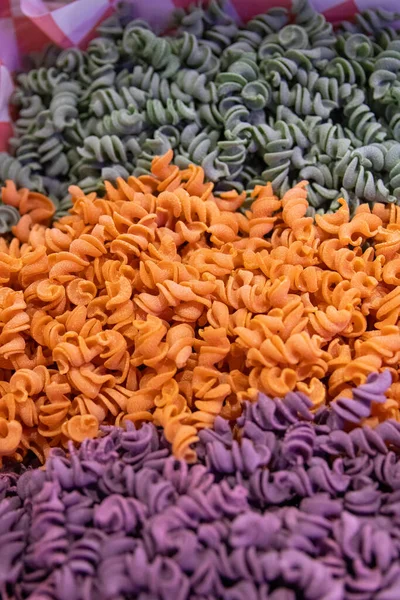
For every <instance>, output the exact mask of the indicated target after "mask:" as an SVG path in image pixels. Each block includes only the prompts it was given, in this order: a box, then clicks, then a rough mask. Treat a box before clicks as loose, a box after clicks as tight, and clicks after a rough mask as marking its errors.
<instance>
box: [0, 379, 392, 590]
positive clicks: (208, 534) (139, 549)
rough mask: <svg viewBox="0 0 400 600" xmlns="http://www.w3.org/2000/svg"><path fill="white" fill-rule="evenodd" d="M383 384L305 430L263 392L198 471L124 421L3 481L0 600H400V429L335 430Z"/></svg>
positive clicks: (150, 429) (148, 430) (203, 456)
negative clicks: (41, 466) (38, 467)
mask: <svg viewBox="0 0 400 600" xmlns="http://www.w3.org/2000/svg"><path fill="white" fill-rule="evenodd" d="M387 382H388V378H387V376H386V375H385V374H381V375H379V376H377V377H375V376H374V377H370V378H369V379H368V382H367V384H366V385H365V386H360V388H358V389H357V390H356V391H355V393H354V399H353V401H352V402H353V403H357V402H358V403H361V404H362V405H363V408H361V409H360V410H358V409H357V408H356V407H354V406H353V405H352V404H347V408H346V405H344V404H341V405H339V406H338V408H337V409H336V411H335V410H334V411H332V413H331V414H325V413H323V412H321V413H320V414H318V415H317V416H316V418H315V422H313V415H312V414H311V413H310V412H309V401H308V400H307V398H306V397H305V396H303V395H302V394H289V395H288V396H287V397H286V398H285V399H283V400H277V399H275V400H271V399H270V398H267V397H266V396H263V395H262V396H261V397H260V400H259V402H258V403H255V404H249V405H247V406H246V409H245V411H244V414H243V416H242V417H241V418H240V420H239V422H238V427H236V428H235V430H232V429H231V427H230V426H229V424H228V423H227V422H226V421H224V420H223V419H221V418H220V417H219V418H217V420H216V423H215V427H214V429H213V430H204V431H202V432H201V433H200V438H201V439H200V442H199V444H198V455H199V457H200V459H199V462H198V463H196V464H194V465H188V464H187V463H185V462H182V461H177V460H176V459H175V458H174V457H173V456H171V452H170V449H169V447H168V445H167V443H166V442H165V439H164V438H163V436H162V434H161V432H160V431H158V430H157V429H156V428H155V427H154V426H153V425H151V424H144V425H143V426H142V427H141V428H140V429H135V428H134V426H133V425H132V424H131V423H127V429H126V431H124V430H122V429H119V428H115V427H106V428H104V430H103V437H101V438H100V439H96V440H87V441H85V442H84V443H83V444H82V445H81V447H80V448H79V449H76V448H74V447H73V446H72V445H71V446H70V449H69V453H68V454H65V453H64V452H62V451H60V450H54V451H53V452H52V454H51V456H50V458H49V459H48V462H47V465H46V470H35V469H27V470H25V471H23V470H22V472H21V473H20V474H16V473H7V472H5V473H2V474H0V596H1V600H25V599H28V598H29V599H30V600H92V599H93V600H125V599H126V600H128V599H133V598H137V599H138V600H189V599H190V600H271V599H272V600H299V599H300V598H302V599H305V600H370V599H372V600H398V598H399V597H400V542H399V540H400V460H399V454H400V424H398V423H395V422H393V421H386V422H385V423H383V424H381V425H379V426H378V427H376V428H375V429H374V430H372V429H371V428H369V427H357V428H353V429H351V430H350V431H349V432H346V431H344V430H343V429H338V418H339V419H340V420H341V422H343V421H344V420H346V422H349V421H350V423H352V424H353V425H354V418H353V416H352V415H364V414H365V412H366V411H365V406H367V407H368V406H370V405H371V402H374V401H375V399H374V398H375V396H374V394H375V393H376V397H377V398H378V400H377V401H379V398H380V397H382V396H383V394H384V391H385V386H386V385H387ZM374 390H375V391H374ZM346 410H347V411H348V412H346ZM347 415H350V417H351V418H350V419H348V416H347Z"/></svg>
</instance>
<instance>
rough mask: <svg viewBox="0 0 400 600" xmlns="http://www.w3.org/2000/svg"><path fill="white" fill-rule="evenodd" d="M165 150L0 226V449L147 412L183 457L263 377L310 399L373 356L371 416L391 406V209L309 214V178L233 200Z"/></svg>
mask: <svg viewBox="0 0 400 600" xmlns="http://www.w3.org/2000/svg"><path fill="white" fill-rule="evenodd" d="M171 160H172V151H169V152H168V153H167V154H166V155H164V156H163V157H156V158H155V159H154V160H153V165H152V175H151V176H146V175H143V176H140V177H139V178H136V177H130V178H129V179H128V181H125V180H123V179H121V178H120V179H118V180H117V186H116V187H114V186H113V185H112V184H110V183H109V182H106V183H105V187H106V195H105V197H104V198H100V197H98V196H97V195H96V193H90V194H87V195H86V194H85V193H84V192H83V191H82V190H80V189H79V188H78V187H76V186H71V188H70V192H71V195H72V197H73V202H74V206H73V209H72V210H71V214H70V215H68V216H66V217H63V218H62V219H61V220H60V221H59V222H57V223H56V224H55V225H54V226H53V227H52V228H47V227H46V226H45V225H42V224H38V223H32V222H31V223H28V222H27V224H26V227H19V226H18V227H17V228H16V229H15V230H14V233H15V235H16V237H15V238H14V239H13V240H12V241H11V242H10V243H9V244H8V243H7V242H6V241H5V240H4V239H1V240H0V283H1V288H0V368H1V370H2V371H1V381H0V434H1V435H0V456H13V457H14V458H16V459H19V460H20V459H21V457H23V455H24V453H25V452H26V451H27V450H28V449H31V450H33V451H34V452H36V453H37V455H38V456H39V457H40V458H41V460H43V459H44V458H45V456H46V455H47V453H48V450H49V447H50V446H53V445H59V444H65V442H66V440H68V439H71V440H73V441H75V442H80V441H82V440H83V439H84V438H86V437H95V436H96V435H97V434H98V431H99V425H100V424H102V423H109V424H114V423H115V424H117V425H118V424H120V423H122V422H124V421H133V422H134V423H142V422H144V421H153V422H154V423H155V424H156V425H159V426H162V427H163V428H164V434H165V437H166V439H167V440H168V441H169V442H170V443H171V444H172V448H173V452H174V454H175V455H176V456H177V457H182V458H185V459H187V460H189V461H192V460H194V459H195V452H194V450H193V447H192V445H193V443H194V442H196V440H197V439H198V432H199V430H201V429H203V428H207V427H210V426H212V425H213V423H214V420H215V418H216V416H217V415H222V416H224V417H225V418H227V419H229V420H233V419H235V418H236V417H238V416H239V414H240V413H241V409H242V404H243V401H245V400H248V399H250V400H254V399H255V398H256V396H257V393H258V392H259V391H261V392H264V393H266V394H269V395H271V396H277V397H283V396H285V394H287V393H288V392H291V391H299V392H303V393H305V394H307V395H308V396H309V397H310V399H311V401H312V403H313V407H314V410H317V409H318V408H319V407H321V406H323V405H324V404H326V403H328V402H331V401H332V400H335V399H336V398H337V397H338V396H339V395H340V396H341V397H342V398H346V397H348V398H351V397H352V388H353V387H354V386H356V385H359V384H362V383H364V382H365V380H366V377H367V375H368V374H369V373H372V372H376V371H382V370H384V369H389V371H390V373H391V374H392V378H393V384H392V385H391V387H390V389H389V391H388V394H387V400H386V402H385V403H383V404H379V405H378V404H377V405H376V406H374V407H373V410H372V414H371V416H370V417H369V419H370V420H369V423H370V424H372V423H375V424H376V423H377V422H379V421H381V420H385V419H386V418H388V417H394V418H398V419H400V415H399V408H398V407H399V400H400V397H399V394H400V384H399V383H398V380H399V370H398V360H399V359H398V357H399V352H400V335H399V334H400V331H399V325H398V321H399V311H400V302H399V293H400V292H399V289H400V288H399V285H398V284H399V277H400V274H399V273H400V258H399V249H400V209H399V208H398V207H396V206H394V205H384V204H379V203H377V204H375V206H374V208H373V209H372V210H371V209H369V208H368V206H367V205H366V204H364V205H362V206H360V207H359V208H358V209H357V211H356V214H355V216H354V217H353V218H351V217H350V215H349V208H348V205H347V203H346V202H345V201H344V200H340V204H341V208H340V209H339V211H337V212H336V213H335V214H330V215H325V216H321V215H317V217H316V221H315V223H314V221H313V218H311V217H307V216H306V213H307V210H308V202H307V192H306V185H307V182H302V183H300V184H298V185H296V186H295V187H294V188H292V189H291V190H289V191H288V192H286V193H285V194H284V195H283V197H282V199H281V200H279V199H278V197H277V196H276V195H274V193H273V190H272V186H271V185H270V184H268V185H266V186H264V187H262V186H257V187H256V188H255V189H254V190H253V192H252V193H251V197H252V204H251V209H250V210H248V211H244V213H243V212H240V211H238V210H237V209H238V208H239V207H240V206H241V205H242V204H243V202H244V200H245V194H244V193H242V194H238V193H237V192H236V191H231V192H225V193H222V194H221V195H220V196H218V197H217V196H214V195H213V184H212V183H207V182H205V179H204V172H203V170H202V169H201V168H200V167H196V166H194V165H191V166H189V168H188V169H186V170H183V171H180V170H179V168H178V167H177V166H174V165H173V164H171ZM12 189H13V186H12V185H11V184H8V187H7V188H6V192H7V193H8V192H9V191H10V190H12ZM25 193H26V191H23V192H20V194H21V195H22V196H24V194H25ZM12 194H13V197H15V195H16V194H18V193H17V192H16V191H15V190H13V192H12ZM38 210H39V209H38ZM41 210H42V211H43V210H44V209H43V208H42V209H41ZM18 238H19V239H18Z"/></svg>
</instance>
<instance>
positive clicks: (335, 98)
mask: <svg viewBox="0 0 400 600" xmlns="http://www.w3.org/2000/svg"><path fill="white" fill-rule="evenodd" d="M203 4H204V3H203ZM205 4H206V6H203V7H200V6H199V3H194V5H193V6H192V7H191V8H190V9H189V12H185V11H181V14H180V15H179V18H177V21H176V23H175V24H174V25H175V26H174V28H173V32H172V31H171V28H170V29H169V31H168V35H162V36H161V35H157V34H156V33H154V32H153V31H151V29H150V28H149V26H148V24H146V23H145V22H144V21H141V20H133V21H128V20H127V14H126V13H125V12H123V13H122V15H120V16H119V15H118V14H114V15H113V16H112V17H111V19H110V21H106V22H104V23H103V24H102V25H101V27H100V30H99V37H96V38H95V39H93V40H91V41H90V42H89V44H88V47H87V49H86V50H80V49H77V48H67V49H65V50H63V51H60V50H59V49H54V48H53V51H52V52H51V53H50V52H48V51H47V54H46V56H45V57H44V58H43V60H42V61H41V62H40V63H39V65H38V68H35V69H32V70H31V71H29V72H27V73H20V74H18V75H17V77H16V83H17V87H16V90H15V93H14V95H13V103H14V105H15V107H16V108H17V110H18V111H19V113H18V118H17V119H16V122H15V127H14V137H13V138H12V139H11V140H10V154H5V153H4V154H3V153H2V154H0V183H1V182H4V181H5V180H6V179H15V180H16V182H17V183H18V185H23V186H25V187H28V186H29V187H32V189H35V190H36V191H39V192H43V191H45V192H46V193H48V194H49V195H50V196H51V197H52V198H54V201H55V202H57V216H58V217H60V216H62V215H64V214H66V212H67V210H68V208H69V207H70V197H69V196H68V194H67V190H68V185H69V184H71V183H75V184H77V185H79V186H80V187H81V189H82V190H83V191H85V192H86V193H88V192H91V191H96V192H102V191H103V181H104V180H105V179H106V180H110V181H113V182H114V181H115V180H116V178H117V177H123V178H127V177H128V176H129V175H131V174H134V175H136V176H139V175H141V174H149V172H150V167H151V161H152V159H153V157H154V156H155V155H160V154H164V153H165V152H166V151H167V150H168V149H173V150H174V153H175V159H174V160H175V162H176V164H177V165H178V166H179V167H181V168H186V167H187V166H188V165H189V163H194V164H197V165H200V166H202V167H203V169H204V171H205V173H206V175H207V177H208V178H209V179H210V180H211V181H213V182H215V183H216V186H217V188H216V189H218V191H223V190H226V189H229V188H232V187H233V188H235V189H237V190H239V191H241V190H243V189H246V188H248V187H254V185H255V184H257V183H261V184H263V185H264V184H265V183H266V182H267V181H271V182H272V185H273V188H274V191H275V192H276V193H278V194H280V195H282V194H283V193H284V192H286V191H287V190H288V189H289V188H290V187H291V186H293V185H294V184H296V183H298V182H299V181H302V180H304V179H307V180H308V181H309V185H310V189H309V203H310V207H309V212H310V213H312V214H314V213H315V212H317V213H318V212H321V213H324V212H326V211H335V210H337V209H338V208H339V205H338V202H337V200H338V198H339V197H340V195H343V194H346V197H347V200H348V202H349V204H350V208H351V210H352V211H354V210H355V208H356V207H357V206H358V204H360V203H362V202H371V201H378V202H396V201H398V200H399V199H400V187H399V185H398V179H399V173H400V171H399V167H398V160H399V157H400V126H399V124H400V120H399V112H398V91H397V86H398V83H397V79H396V74H397V73H398V64H399V60H400V53H399V49H398V46H399V33H398V31H396V28H395V25H394V22H395V21H396V19H397V18H398V16H396V14H391V13H389V12H387V11H367V12H366V13H365V14H363V15H362V16H360V18H359V19H358V21H356V23H353V24H352V25H349V24H347V23H344V24H342V25H341V26H340V27H338V28H335V29H334V28H333V26H332V24H331V23H329V22H327V21H326V20H325V18H324V17H323V16H322V15H321V14H320V13H318V12H316V11H315V10H314V9H313V8H312V7H311V6H310V5H309V3H308V0H294V1H293V3H292V2H288V3H287V4H288V5H289V4H290V5H291V8H292V10H291V11H289V10H287V9H285V8H276V7H275V8H272V9H271V10H269V11H268V12H267V13H266V14H264V15H259V16H258V17H255V18H253V19H251V20H250V21H249V22H248V23H247V24H246V25H244V26H241V27H239V26H238V25H237V23H236V22H235V20H234V19H233V18H232V16H231V15H230V14H229V11H228V7H225V6H224V1H223V0H211V1H210V2H207V3H205ZM261 5H262V3H260V8H261ZM8 212H9V211H7V214H6V215H5V218H6V217H7V216H8V217H9V214H8Z"/></svg>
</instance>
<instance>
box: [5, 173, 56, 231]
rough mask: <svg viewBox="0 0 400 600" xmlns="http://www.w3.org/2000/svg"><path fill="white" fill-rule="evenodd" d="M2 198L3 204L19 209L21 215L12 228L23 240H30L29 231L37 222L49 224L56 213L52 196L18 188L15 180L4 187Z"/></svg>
mask: <svg viewBox="0 0 400 600" xmlns="http://www.w3.org/2000/svg"><path fill="white" fill-rule="evenodd" d="M1 199H2V202H3V204H7V205H8V206H14V208H16V209H18V211H19V213H20V215H21V218H20V220H19V221H18V223H17V225H16V226H15V227H13V228H12V232H13V234H14V235H16V236H17V237H18V239H19V240H20V241H21V242H27V241H28V240H29V233H30V231H31V229H32V227H33V225H35V224H37V223H40V224H42V225H49V224H50V221H51V219H52V217H53V215H54V213H55V208H54V204H53V202H52V201H51V200H50V198H47V196H44V195H43V194H39V193H38V192H32V191H30V190H28V189H26V188H22V189H20V190H17V188H16V187H15V183H14V182H13V181H7V182H6V185H5V186H4V187H3V188H2V193H1Z"/></svg>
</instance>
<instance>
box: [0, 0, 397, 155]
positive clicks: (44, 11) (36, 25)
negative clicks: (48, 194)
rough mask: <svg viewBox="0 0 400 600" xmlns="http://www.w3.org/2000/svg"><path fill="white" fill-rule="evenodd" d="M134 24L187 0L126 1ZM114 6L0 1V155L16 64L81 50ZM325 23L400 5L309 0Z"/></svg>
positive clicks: (243, 16) (249, 7)
mask: <svg viewBox="0 0 400 600" xmlns="http://www.w3.org/2000/svg"><path fill="white" fill-rule="evenodd" d="M128 1H130V2H131V3H132V12H133V14H134V16H135V17H137V18H144V19H146V20H147V21H149V22H150V23H151V24H152V25H154V26H158V27H162V25H163V24H164V23H166V22H167V21H168V18H169V16H170V15H171V13H172V12H173V10H174V9H176V8H178V7H179V8H186V7H188V6H189V5H190V4H191V3H192V0H128ZM116 3H117V0H53V1H50V0H49V1H47V0H0V151H2V150H5V149H6V147H7V140H8V138H9V136H10V134H11V119H10V115H9V111H8V102H9V98H10V95H11V92H12V89H13V85H12V78H11V76H10V72H13V71H14V70H16V69H18V68H19V67H20V65H21V58H22V57H23V56H26V55H27V54H29V53H30V52H34V51H36V50H40V49H41V48H43V47H44V46H45V45H46V44H48V43H50V42H53V43H55V44H57V45H59V46H60V47H62V48H68V47H70V46H84V45H85V44H86V43H87V42H88V41H89V40H90V38H91V37H92V36H93V35H94V31H95V29H96V27H97V26H98V25H99V23H100V22H101V21H102V20H103V19H105V18H107V17H108V16H110V15H111V14H112V12H113V10H114V7H115V5H116ZM311 3H312V4H313V6H314V7H315V9H316V10H318V11H319V12H322V13H323V14H324V15H325V16H326V17H327V18H328V19H329V20H330V21H333V22H338V21H342V20H344V19H351V18H352V17H353V16H354V15H355V13H356V12H359V11H362V10H366V9H368V8H377V7H379V8H384V9H386V10H390V11H395V10H399V9H400V4H399V0H311ZM291 4H292V0H227V10H228V12H229V13H230V14H231V16H232V17H233V18H235V19H237V20H238V21H247V20H248V19H250V18H251V17H253V16H254V15H257V14H260V13H263V12H265V11H266V10H268V9H269V8H271V7H275V6H283V7H285V8H290V6H291Z"/></svg>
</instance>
